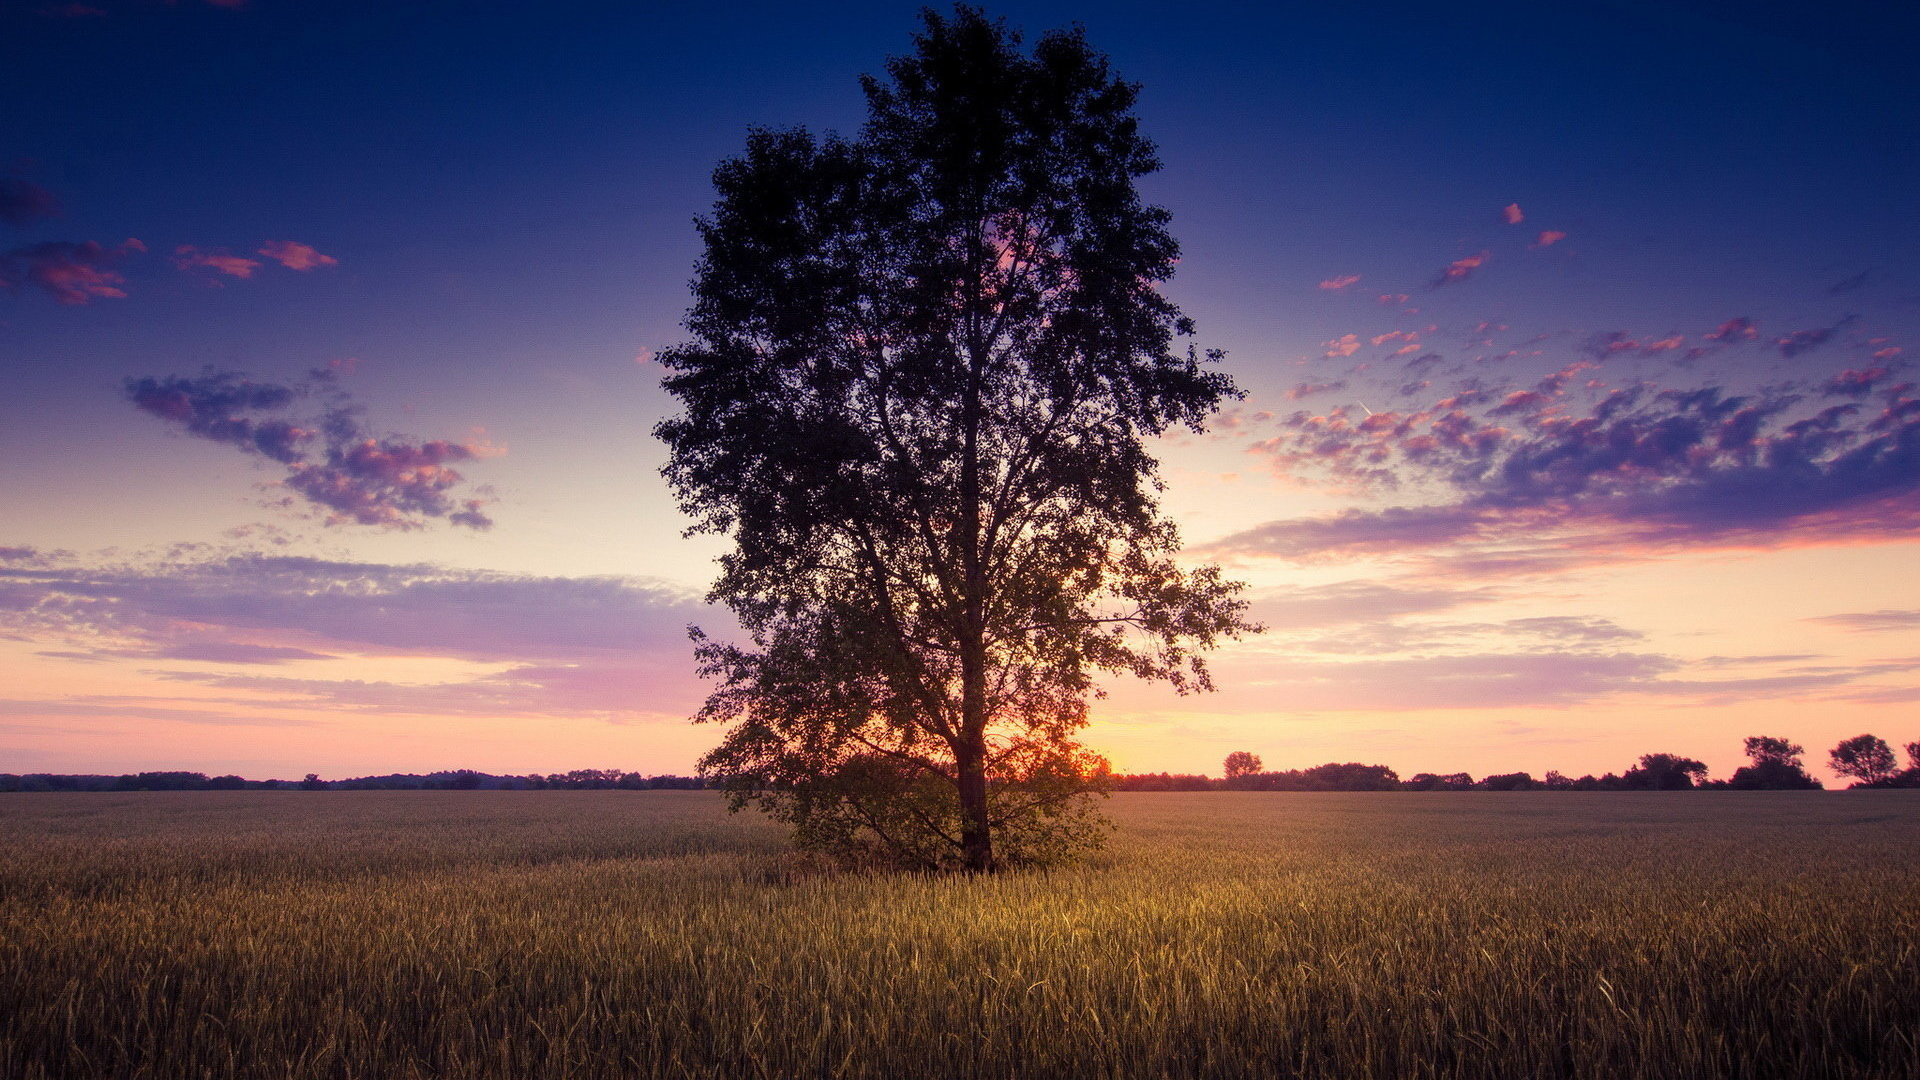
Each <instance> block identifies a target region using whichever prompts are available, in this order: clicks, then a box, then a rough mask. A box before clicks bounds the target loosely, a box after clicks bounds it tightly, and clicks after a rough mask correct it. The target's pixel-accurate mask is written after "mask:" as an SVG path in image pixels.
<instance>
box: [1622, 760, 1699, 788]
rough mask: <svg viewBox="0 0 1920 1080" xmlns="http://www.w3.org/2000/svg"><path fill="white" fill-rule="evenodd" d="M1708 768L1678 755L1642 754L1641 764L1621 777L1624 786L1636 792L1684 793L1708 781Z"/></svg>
mask: <svg viewBox="0 0 1920 1080" xmlns="http://www.w3.org/2000/svg"><path fill="white" fill-rule="evenodd" d="M1706 776H1707V766H1706V764H1705V763H1703V762H1699V761H1695V760H1694V759H1692V758H1688V757H1681V756H1680V755H1678V754H1642V755H1641V756H1640V764H1639V765H1638V766H1637V767H1635V768H1632V769H1628V770H1627V773H1626V775H1625V776H1623V777H1621V778H1620V780H1621V782H1622V786H1624V787H1628V788H1632V789H1634V790H1636V791H1683V790H1686V789H1688V788H1691V787H1693V785H1694V783H1695V782H1696V781H1699V780H1704V779H1706Z"/></svg>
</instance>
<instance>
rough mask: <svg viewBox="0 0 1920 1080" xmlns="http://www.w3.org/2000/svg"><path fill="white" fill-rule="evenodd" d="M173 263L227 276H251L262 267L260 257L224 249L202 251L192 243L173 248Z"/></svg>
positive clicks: (182, 267)
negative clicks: (252, 257)
mask: <svg viewBox="0 0 1920 1080" xmlns="http://www.w3.org/2000/svg"><path fill="white" fill-rule="evenodd" d="M173 265H174V266H176V267H179V268H180V269H182V270H211V271H213V272H214V273H216V274H224V275H225V276H227V277H237V278H250V277H252V276H253V272H254V271H255V270H258V269H260V261H259V260H258V259H249V258H246V257H244V256H240V255H230V254H228V253H226V252H224V251H202V250H200V249H199V248H196V247H194V246H193V245H191V244H182V245H180V246H179V247H177V248H174V249H173Z"/></svg>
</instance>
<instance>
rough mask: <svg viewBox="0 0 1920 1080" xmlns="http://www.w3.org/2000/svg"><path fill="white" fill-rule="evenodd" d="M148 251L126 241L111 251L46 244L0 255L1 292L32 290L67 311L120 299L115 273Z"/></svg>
mask: <svg viewBox="0 0 1920 1080" xmlns="http://www.w3.org/2000/svg"><path fill="white" fill-rule="evenodd" d="M145 250H147V245H145V244H143V243H141V242H140V241H139V240H136V239H132V238H129V239H127V240H124V241H122V242H120V243H119V244H117V245H115V246H113V247H106V246H104V245H102V244H100V243H98V242H96V241H93V240H84V241H72V240H48V241H45V242H43V243H38V244H28V245H27V246H25V247H17V248H14V249H13V250H12V251H8V252H6V253H4V254H0V288H5V289H8V290H10V291H11V290H17V289H19V288H21V287H22V286H32V287H34V288H37V289H39V290H41V291H42V292H44V293H46V294H47V295H48V296H51V297H53V298H54V300H55V301H57V302H58V303H61V304H64V305H66V306H68V307H79V306H81V305H84V304H90V303H92V302H93V301H95V300H101V299H116V300H117V299H122V298H124V297H125V296H126V295H127V293H126V290H125V289H123V288H121V286H123V285H125V284H126V278H125V277H123V276H121V274H120V272H119V271H118V270H116V269H115V267H116V266H118V265H119V263H120V262H121V261H122V260H124V259H125V258H126V257H127V256H129V255H132V254H135V253H136V252H142V251H145Z"/></svg>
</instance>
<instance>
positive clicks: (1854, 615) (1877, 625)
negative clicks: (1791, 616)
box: [1807, 608, 1920, 632]
mask: <svg viewBox="0 0 1920 1080" xmlns="http://www.w3.org/2000/svg"><path fill="white" fill-rule="evenodd" d="M1807 621H1808V622H1817V623H1825V624H1827V625H1829V626H1837V627H1839V628H1840V629H1842V630H1855V631H1865V632H1883V631H1888V630H1920V611H1901V610H1895V609H1893V608H1882V609H1881V610H1879V611H1851V612H1845V613H1842V614H1839V615H1820V616H1817V617H1815V618H1812V619H1808V620H1807Z"/></svg>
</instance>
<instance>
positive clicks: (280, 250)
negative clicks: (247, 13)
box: [227, 4, 340, 270]
mask: <svg viewBox="0 0 1920 1080" xmlns="http://www.w3.org/2000/svg"><path fill="white" fill-rule="evenodd" d="M227 6H229V7H238V6H239V5H238V4H228V5H227ZM260 254H262V255H265V256H266V257H267V258H269V259H272V260H273V261H274V262H277V263H279V264H280V265H281V266H284V267H286V268H287V269H289V270H314V269H318V268H320V267H323V266H339V265H340V260H339V259H336V258H334V257H333V256H331V255H322V254H320V253H319V252H318V251H315V250H314V249H313V248H312V247H310V246H308V245H306V244H302V243H300V242H299V241H298V240H269V241H267V242H266V243H264V244H262V245H260Z"/></svg>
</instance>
